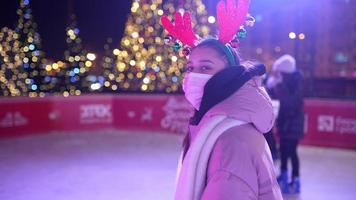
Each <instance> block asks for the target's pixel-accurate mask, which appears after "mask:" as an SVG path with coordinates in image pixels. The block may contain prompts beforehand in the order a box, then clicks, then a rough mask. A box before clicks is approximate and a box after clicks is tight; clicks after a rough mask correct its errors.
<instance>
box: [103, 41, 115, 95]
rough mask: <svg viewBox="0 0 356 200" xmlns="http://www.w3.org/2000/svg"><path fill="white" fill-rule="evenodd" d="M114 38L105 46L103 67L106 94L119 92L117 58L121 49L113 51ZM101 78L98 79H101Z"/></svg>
mask: <svg viewBox="0 0 356 200" xmlns="http://www.w3.org/2000/svg"><path fill="white" fill-rule="evenodd" d="M112 46H113V45H112V38H108V39H107V43H106V44H105V45H104V56H103V58H102V63H101V66H102V67H103V78H104V80H105V82H104V89H103V91H105V92H110V91H116V90H118V82H117V80H119V79H118V77H116V75H117V74H118V71H117V68H116V63H117V56H118V55H119V52H120V51H119V49H113V47H112ZM100 78H101V77H99V78H98V79H100Z"/></svg>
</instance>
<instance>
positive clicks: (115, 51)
mask: <svg viewBox="0 0 356 200" xmlns="http://www.w3.org/2000/svg"><path fill="white" fill-rule="evenodd" d="M112 53H113V54H114V55H115V56H118V55H119V54H120V50H119V49H114V50H113V51H112Z"/></svg>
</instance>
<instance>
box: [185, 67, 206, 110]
mask: <svg viewBox="0 0 356 200" xmlns="http://www.w3.org/2000/svg"><path fill="white" fill-rule="evenodd" d="M212 76H213V75H210V74H200V73H193V72H190V73H187V74H185V76H184V79H183V91H184V93H185V98H186V99H187V100H188V101H189V103H190V104H192V106H193V107H194V108H195V109H197V110H199V108H200V103H201V100H202V98H203V94H204V86H205V84H206V83H207V82H208V81H209V79H210V78H211V77H212Z"/></svg>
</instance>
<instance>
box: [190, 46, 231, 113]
mask: <svg viewBox="0 0 356 200" xmlns="http://www.w3.org/2000/svg"><path fill="white" fill-rule="evenodd" d="M225 65H226V59H225V58H224V57H222V56H221V55H219V54H218V53H217V52H216V51H215V50H214V49H212V48H208V47H202V48H196V49H194V50H193V51H192V53H191V54H190V56H189V62H188V64H187V71H188V72H187V73H186V74H185V76H184V80H183V91H184V93H185V98H186V99H187V100H188V101H189V102H190V103H191V104H192V106H193V107H194V108H195V109H197V110H199V107H200V102H201V100H202V97H203V94H204V86H205V84H206V83H207V82H208V80H209V79H210V78H211V77H212V76H213V75H214V74H216V73H217V72H218V71H220V70H222V69H223V68H224V67H225Z"/></svg>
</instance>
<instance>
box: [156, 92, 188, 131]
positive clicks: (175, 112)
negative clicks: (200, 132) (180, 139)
mask: <svg viewBox="0 0 356 200" xmlns="http://www.w3.org/2000/svg"><path fill="white" fill-rule="evenodd" d="M163 110H164V111H165V116H164V117H163V119H162V120H161V127H162V128H164V129H168V130H170V131H173V132H176V133H187V131H188V122H189V118H190V117H191V116H192V115H193V109H192V107H191V106H189V104H187V103H186V102H181V101H178V100H177V99H175V98H174V97H172V98H169V99H168V101H167V103H166V105H164V107H163Z"/></svg>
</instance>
